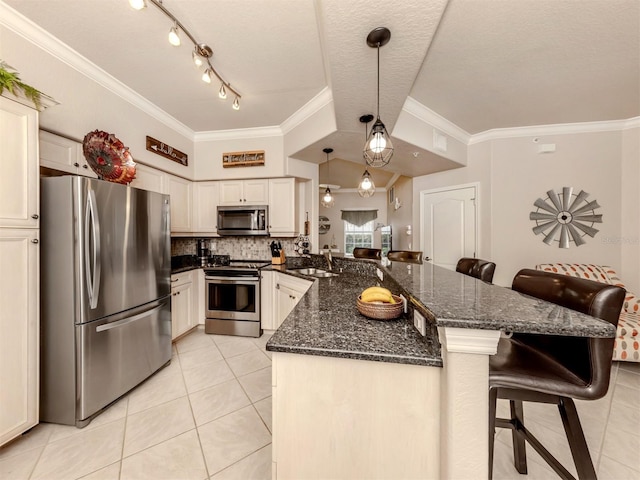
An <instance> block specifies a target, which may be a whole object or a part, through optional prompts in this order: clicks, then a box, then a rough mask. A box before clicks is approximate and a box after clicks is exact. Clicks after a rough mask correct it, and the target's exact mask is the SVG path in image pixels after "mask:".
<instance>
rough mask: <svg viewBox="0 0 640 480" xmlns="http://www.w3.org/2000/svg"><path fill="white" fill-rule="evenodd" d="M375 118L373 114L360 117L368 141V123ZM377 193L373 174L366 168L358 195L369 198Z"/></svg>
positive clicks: (359, 185)
mask: <svg viewBox="0 0 640 480" xmlns="http://www.w3.org/2000/svg"><path fill="white" fill-rule="evenodd" d="M371 120H373V115H362V116H361V117H360V123H364V139H365V142H366V141H367V124H368V123H369V122H370V121H371ZM363 157H364V158H365V160H366V158H367V157H366V155H364V154H363ZM374 193H376V186H375V184H374V183H373V179H372V178H371V174H370V173H369V170H367V169H366V168H365V169H364V173H363V174H362V178H361V179H360V183H359V184H358V195H360V196H361V197H364V198H368V197H370V196H372V195H373V194H374Z"/></svg>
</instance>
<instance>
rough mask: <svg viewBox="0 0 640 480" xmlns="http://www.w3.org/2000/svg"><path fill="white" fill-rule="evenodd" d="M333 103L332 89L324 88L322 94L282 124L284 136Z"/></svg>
mask: <svg viewBox="0 0 640 480" xmlns="http://www.w3.org/2000/svg"><path fill="white" fill-rule="evenodd" d="M332 102H333V93H332V92H331V89H330V88H329V87H324V88H323V89H322V90H321V91H320V93H318V94H317V95H316V96H315V97H313V98H312V99H311V100H309V101H308V102H307V103H305V104H304V105H303V106H302V107H301V108H300V109H299V110H297V111H296V112H294V113H293V115H291V116H290V117H289V118H287V119H286V120H285V121H284V122H282V124H281V125H280V128H281V129H282V134H283V135H285V134H287V133H289V132H290V131H291V130H293V129H294V128H296V127H297V126H298V125H301V124H302V123H304V122H305V120H307V119H309V118H310V117H311V116H312V115H314V114H316V113H317V112H319V111H320V110H321V109H323V108H324V107H326V106H327V105H329V104H331V103H332Z"/></svg>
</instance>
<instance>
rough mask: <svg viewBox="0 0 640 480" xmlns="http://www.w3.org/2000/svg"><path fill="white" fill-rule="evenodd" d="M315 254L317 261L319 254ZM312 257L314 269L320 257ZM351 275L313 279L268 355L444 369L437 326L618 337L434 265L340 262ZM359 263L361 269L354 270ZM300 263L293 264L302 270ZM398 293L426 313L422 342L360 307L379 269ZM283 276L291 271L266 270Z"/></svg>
mask: <svg viewBox="0 0 640 480" xmlns="http://www.w3.org/2000/svg"><path fill="white" fill-rule="evenodd" d="M316 257H317V256H316ZM312 258H313V261H312V262H311V264H312V265H313V266H320V267H321V268H322V266H323V265H322V264H319V265H315V263H318V262H320V261H322V260H323V258H322V257H319V258H320V259H321V260H318V259H317V258H314V257H313V256H312ZM343 262H344V265H346V266H347V271H345V272H343V273H341V274H340V275H338V276H336V277H330V278H320V279H316V281H315V282H314V284H313V285H312V286H311V287H310V289H309V290H308V291H307V293H306V294H305V295H304V296H303V297H302V299H301V300H300V302H299V303H298V305H297V306H296V307H295V308H294V310H293V311H292V312H291V313H290V314H289V316H288V317H287V318H286V319H285V321H284V322H283V324H282V325H281V326H280V328H278V330H277V331H276V332H275V333H274V334H273V336H272V337H271V339H270V340H269V342H268V343H267V350H270V351H276V352H289V353H301V354H308V355H324V356H335V357H345V358H354V359H361V360H374V361H383V362H392V363H408V364H415V365H428V366H442V358H441V356H440V344H439V341H438V336H437V329H436V328H435V326H436V325H437V326H441V327H457V328H475V329H482V330H501V331H504V332H520V333H540V334H549V335H570V336H590V337H607V338H611V337H614V336H615V327H614V326H613V325H611V324H609V323H608V322H605V321H602V320H599V319H596V318H593V317H591V316H588V315H584V314H582V313H579V312H576V311H573V310H569V309H567V308H563V307H560V306H558V305H555V304H552V303H548V302H545V301H542V300H539V299H536V298H533V297H529V296H527V295H523V294H521V293H518V292H515V291H513V290H511V289H508V288H504V287H500V286H497V285H491V284H488V283H485V282H482V281H480V280H477V279H475V278H472V277H469V276H466V275H462V274H460V273H457V272H454V271H451V270H447V269H445V268H441V267H438V266H435V265H432V264H430V263H424V264H422V265H416V264H407V263H398V262H393V263H392V264H391V265H388V266H382V265H381V264H380V263H379V262H373V261H370V260H351V261H348V260H346V259H345V260H343ZM354 265H356V266H355V267H354ZM300 266H301V265H295V267H296V268H299V267H300ZM376 267H378V268H380V269H381V270H382V271H383V272H384V274H385V279H384V282H383V284H384V285H385V286H387V287H388V288H389V289H390V290H391V291H392V292H393V293H395V294H399V293H404V294H405V295H406V296H407V297H408V299H409V302H410V304H411V307H412V308H417V309H418V310H420V311H421V312H422V313H423V314H425V315H426V316H427V318H428V319H429V320H430V322H427V323H428V324H429V326H430V327H431V328H429V329H428V331H427V335H426V336H425V337H422V336H421V335H420V334H419V333H418V332H417V331H416V330H415V328H414V327H413V325H412V323H411V321H410V320H409V319H408V318H405V317H404V316H403V317H401V318H399V319H396V320H392V321H380V320H371V319H368V318H366V317H364V316H363V315H361V314H360V313H359V312H358V310H357V308H356V298H357V297H358V295H359V294H360V292H361V291H362V290H364V289H365V288H367V287H369V286H371V285H375V284H376V282H377V278H376V276H375V268H376ZM267 269H273V270H277V271H281V272H284V273H288V274H292V275H296V276H302V277H304V278H309V279H311V278H312V277H308V276H304V275H299V274H298V273H296V272H291V267H289V268H287V266H279V267H267Z"/></svg>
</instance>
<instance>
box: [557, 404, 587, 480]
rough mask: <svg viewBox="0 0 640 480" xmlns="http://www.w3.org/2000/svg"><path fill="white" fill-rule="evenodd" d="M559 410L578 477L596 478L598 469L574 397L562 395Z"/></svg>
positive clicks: (581, 479)
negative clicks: (592, 458)
mask: <svg viewBox="0 0 640 480" xmlns="http://www.w3.org/2000/svg"><path fill="white" fill-rule="evenodd" d="M558 410H559V411H560V417H561V418H562V425H563V426H564V431H565V433H566V434H567V440H568V441H569V448H570V449H571V456H572V457H573V463H575V465H576V471H577V472H578V478H579V479H580V480H585V479H588V480H592V479H593V480H595V479H596V471H595V469H594V467H593V461H592V460H591V455H590V454H589V447H588V446H587V441H586V440H585V438H584V431H583V430H582V425H581V424H580V417H579V416H578V410H577V409H576V405H575V403H574V401H573V399H571V398H569V397H560V399H559V402H558Z"/></svg>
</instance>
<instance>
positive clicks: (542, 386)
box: [489, 269, 625, 479]
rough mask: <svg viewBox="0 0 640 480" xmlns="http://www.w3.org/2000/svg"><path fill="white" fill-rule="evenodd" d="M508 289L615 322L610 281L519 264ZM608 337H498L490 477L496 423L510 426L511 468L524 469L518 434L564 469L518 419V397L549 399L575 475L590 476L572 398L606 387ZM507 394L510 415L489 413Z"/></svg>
mask: <svg viewBox="0 0 640 480" xmlns="http://www.w3.org/2000/svg"><path fill="white" fill-rule="evenodd" d="M512 287H513V290H516V291H518V292H521V293H525V294H528V295H531V296H533V297H537V298H540V299H542V300H546V301H548V302H552V303H555V304H557V305H562V306H563V307H567V308H570V309H573V310H577V311H579V312H582V313H586V314H588V315H591V316H594V317H597V318H600V319H602V320H605V321H607V322H609V323H611V324H612V325H614V326H615V325H617V323H618V317H619V315H620V309H621V308H622V302H623V301H624V296H625V290H624V289H623V288H620V287H616V286H614V285H607V284H603V283H598V282H594V281H591V280H585V279H582V278H577V277H569V276H566V275H558V274H555V273H550V272H542V271H539V270H528V269H526V270H521V271H520V272H518V274H517V275H516V276H515V278H514V279H513V286H512ZM613 342H614V338H587V337H568V336H566V337H563V336H552V335H535V334H513V336H512V337H511V338H501V339H500V342H499V343H498V352H497V354H496V355H494V356H492V357H490V360H489V478H491V474H492V470H493V447H494V445H493V443H494V436H495V427H500V428H510V429H511V430H512V438H513V456H514V464H515V467H516V469H517V470H518V472H519V473H521V474H526V473H527V458H526V451H525V441H527V442H529V444H530V445H531V446H532V447H533V449H534V450H536V452H538V453H539V454H540V456H542V458H544V460H545V461H546V462H547V463H548V464H549V465H550V466H551V468H553V470H554V471H555V472H556V473H557V474H558V475H559V476H560V477H561V478H566V479H573V478H574V477H573V476H572V475H571V474H570V473H569V471H568V470H567V469H566V468H565V467H563V466H562V465H561V464H560V462H558V460H557V459H556V458H555V457H553V455H551V453H550V452H549V451H548V450H547V449H546V448H545V447H544V446H543V445H542V444H541V443H540V442H539V441H538V440H537V439H536V438H535V437H534V436H533V435H532V434H531V432H530V431H529V430H527V428H526V427H525V426H524V423H523V422H524V410H523V402H538V403H549V404H556V405H557V406H558V410H559V411H560V417H561V418H562V423H563V426H564V430H565V433H566V435H567V439H568V441H569V447H570V449H571V454H572V456H573V461H574V463H575V466H576V471H577V473H578V478H580V479H587V478H588V479H595V478H596V473H595V469H594V468H593V462H592V461H591V456H590V455H589V448H588V447H587V442H586V441H585V438H584V432H583V431H582V426H581V425H580V418H579V417H578V411H577V410H576V406H575V404H574V402H573V399H574V398H577V399H580V400H597V399H599V398H602V397H603V396H604V395H605V394H606V393H607V389H608V388H609V377H610V374H611V362H612V356H613ZM498 398H503V399H508V400H509V403H510V411H511V418H510V419H501V418H496V401H497V399H498Z"/></svg>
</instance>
